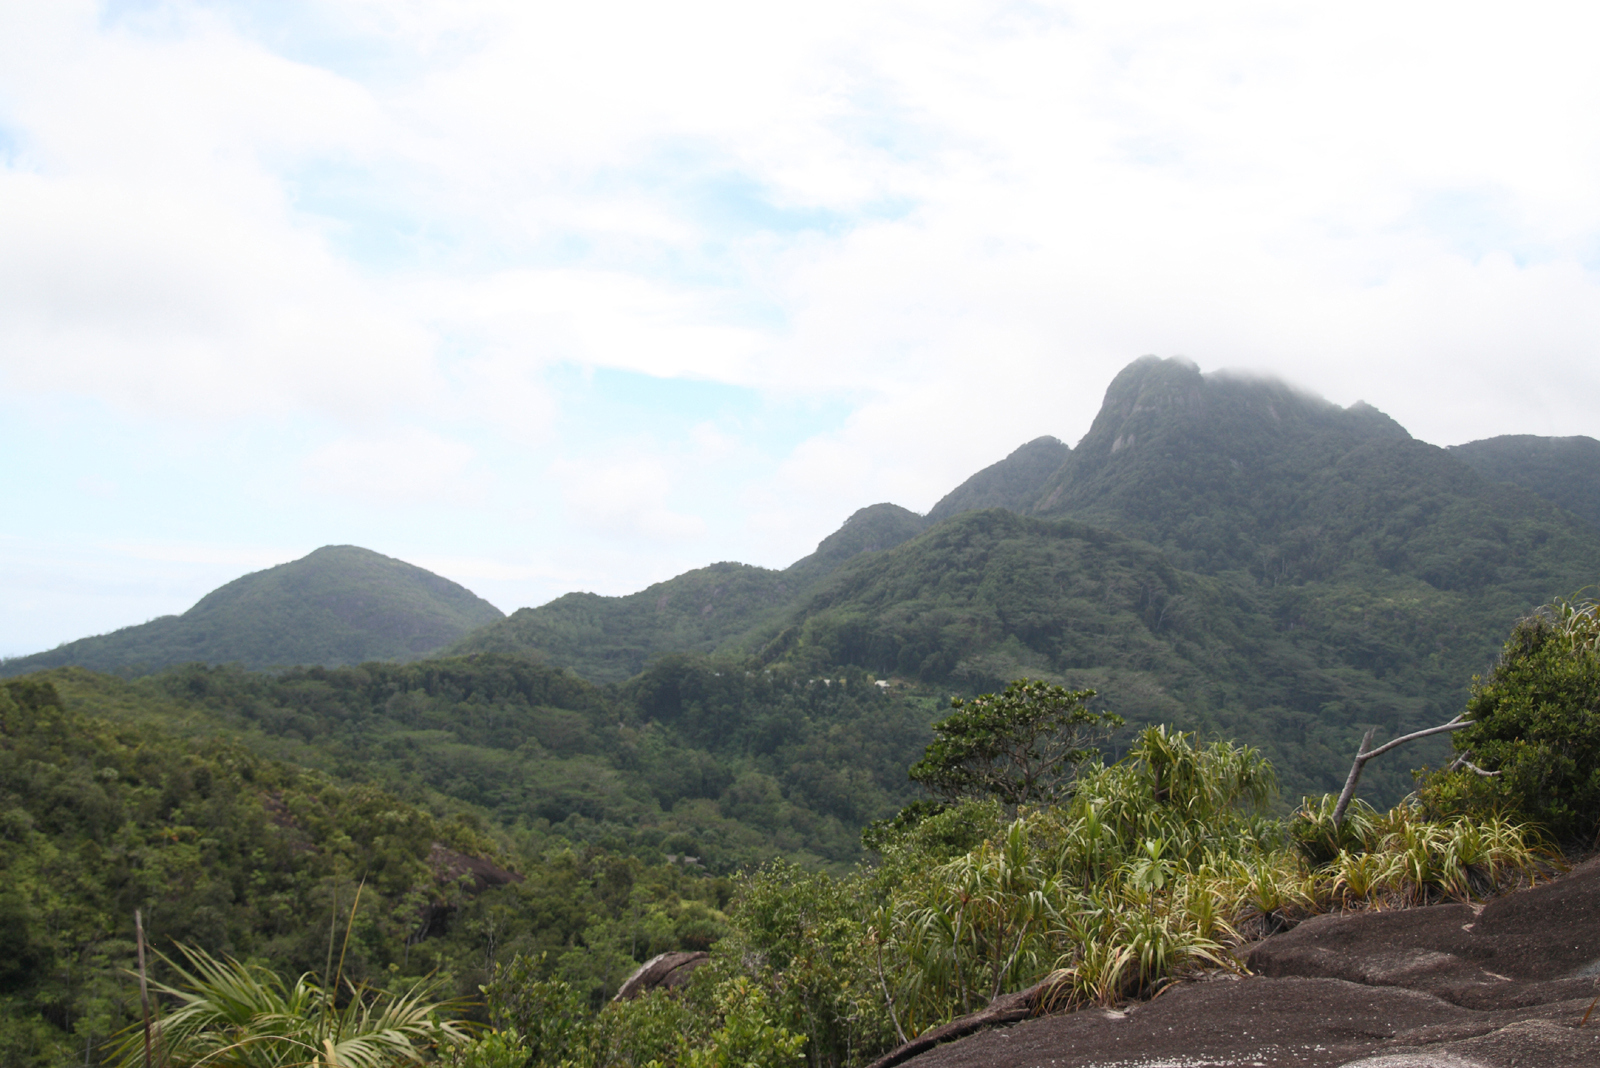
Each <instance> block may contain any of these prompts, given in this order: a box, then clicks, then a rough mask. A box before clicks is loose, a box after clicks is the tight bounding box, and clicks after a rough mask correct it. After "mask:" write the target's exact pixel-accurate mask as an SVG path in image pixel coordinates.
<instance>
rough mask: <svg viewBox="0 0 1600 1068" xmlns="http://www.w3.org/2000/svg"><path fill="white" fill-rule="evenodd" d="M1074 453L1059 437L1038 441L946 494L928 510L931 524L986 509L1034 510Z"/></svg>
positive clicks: (1018, 449)
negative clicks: (1057, 473)
mask: <svg viewBox="0 0 1600 1068" xmlns="http://www.w3.org/2000/svg"><path fill="white" fill-rule="evenodd" d="M1071 454H1072V450H1071V449H1069V448H1068V447H1067V446H1066V445H1064V444H1062V443H1061V442H1060V441H1057V440H1056V439H1055V438H1052V437H1043V438H1034V439H1033V440H1032V441H1030V442H1028V443H1027V444H1026V445H1022V446H1020V447H1018V448H1017V449H1016V451H1014V452H1013V453H1011V455H1009V456H1007V457H1006V458H1005V459H1004V460H1001V461H999V462H998V463H993V464H990V465H989V466H988V467H985V468H984V469H983V470H982V471H979V472H978V473H977V474H975V475H973V476H972V477H971V478H969V479H967V480H966V481H965V482H963V483H961V485H959V486H957V487H956V488H955V489H953V490H951V491H950V492H949V493H947V494H945V495H944V497H943V498H941V499H940V501H939V503H938V504H935V505H934V506H933V507H932V508H930V509H929V510H928V520H927V521H928V523H929V524H930V525H931V524H933V523H938V522H941V521H943V520H946V519H949V518H950V517H951V516H953V515H960V514H961V513H962V512H975V511H979V510H980V509H984V508H1008V509H1010V510H1011V511H1013V512H1027V511H1031V510H1032V507H1033V504H1034V502H1036V501H1037V500H1038V499H1039V491H1040V490H1041V489H1043V488H1044V485H1045V483H1046V482H1047V481H1048V480H1049V479H1050V476H1052V475H1054V474H1055V473H1056V472H1057V471H1059V470H1060V469H1061V465H1062V464H1064V463H1066V462H1067V457H1069V456H1070V455H1071Z"/></svg>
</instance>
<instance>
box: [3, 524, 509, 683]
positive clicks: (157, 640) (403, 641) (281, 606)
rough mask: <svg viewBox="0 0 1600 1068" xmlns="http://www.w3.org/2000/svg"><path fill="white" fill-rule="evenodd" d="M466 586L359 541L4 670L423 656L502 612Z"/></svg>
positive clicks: (27, 658) (21, 659) (11, 672)
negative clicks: (180, 609) (186, 606)
mask: <svg viewBox="0 0 1600 1068" xmlns="http://www.w3.org/2000/svg"><path fill="white" fill-rule="evenodd" d="M501 618H502V613H501V612H500V610H499V609H498V608H496V607H494V605H492V604H490V603H489V602H487V601H485V600H483V599H482V598H480V597H478V596H476V595H475V594H473V593H472V591H470V590H468V589H466V588H465V587H463V586H460V585H457V584H456V583H454V582H451V581H450V580H449V579H445V578H441V577H439V576H438V575H435V574H433V573H432V572H429V571H424V570H423V569H422V568H420V567H414V566H412V565H411V564H408V563H405V562H404V561H401V560H395V559H393V558H391V557H387V556H382V555H380V554H378V553H375V552H371V551H370V550H367V549H361V548H357V547H356V546H354V545H329V546H325V547H323V548H321V549H318V550H317V551H315V552H313V553H311V554H310V555H309V556H305V557H302V558H301V559H299V560H295V561H294V562H292V563H288V564H281V565H279V566H278V567H273V568H268V569H267V570H265V571H257V572H255V573H253V574H249V575H245V576H243V577H242V578H238V579H235V580H234V581H232V582H230V583H228V584H227V585H225V586H222V587H220V588H218V589H216V590H213V591H212V592H211V593H208V594H207V595H206V596H205V597H203V598H201V599H200V601H199V603H198V604H196V605H195V606H194V607H193V608H191V609H189V610H188V611H187V612H185V613H183V614H182V615H180V616H164V617H162V618H160V619H155V620H152V621H150V622H149V623H144V624H141V625H139V626H134V627H124V628H123V629H121V630H118V631H113V632H112V633H110V634H102V635H99V636H97V637H93V638H83V639H81V640H79V641H75V642H69V643H68V644H66V645H62V646H59V647H57V648H55V649H52V650H50V651H49V652H44V653H35V654H33V655H32V656H21V657H13V658H12V659H10V660H7V661H4V662H3V663H0V674H4V675H20V674H23V673H25V672H30V671H38V670H40V669H43V668H51V667H61V666H65V665H68V664H72V665H77V666H79V667H87V668H93V669H94V670H97V671H120V672H135V673H137V672H145V671H154V670H156V669H159V668H162V667H165V666H167V665H170V664H182V663H189V662H192V661H200V662H204V663H211V664H224V663H237V664H243V665H245V666H246V667H251V668H268V667H280V666H284V665H289V664H322V665H325V666H333V665H337V664H355V663H361V662H363V661H367V660H415V659H416V658H418V657H420V656H424V655H426V654H427V653H429V652H432V651H434V650H436V649H439V648H440V647H442V646H445V645H448V644H450V643H451V642H453V641H456V640H457V639H459V638H460V637H462V636H463V635H465V634H466V633H468V632H469V631H471V630H473V629H474V628H477V627H481V626H483V625H485V624H487V623H491V622H494V621H495V620H498V619H501Z"/></svg>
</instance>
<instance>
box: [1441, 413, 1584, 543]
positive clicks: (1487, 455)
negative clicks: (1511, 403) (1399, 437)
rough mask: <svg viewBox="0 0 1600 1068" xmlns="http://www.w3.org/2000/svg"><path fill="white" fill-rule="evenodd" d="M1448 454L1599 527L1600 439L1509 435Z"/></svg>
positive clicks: (1452, 450) (1451, 450) (1493, 477)
mask: <svg viewBox="0 0 1600 1068" xmlns="http://www.w3.org/2000/svg"><path fill="white" fill-rule="evenodd" d="M1449 451H1450V455H1452V456H1454V457H1456V458H1457V459H1459V460H1461V461H1462V462H1463V463H1465V464H1467V465H1468V466H1469V467H1471V468H1472V469H1473V470H1474V471H1477V472H1478V473H1479V474H1480V475H1482V476H1483V477H1484V478H1487V479H1490V480H1491V481H1494V482H1511V483H1515V484H1516V485H1518V486H1521V487H1523V488H1524V489H1530V490H1532V491H1533V492H1535V493H1537V494H1538V495H1539V496H1541V497H1543V498H1544V499H1545V500H1547V501H1550V502H1551V503H1553V504H1556V505H1559V506H1560V507H1562V508H1565V509H1566V510H1567V511H1569V512H1571V513H1572V514H1573V515H1575V516H1577V517H1578V518H1580V519H1583V520H1586V521H1588V522H1589V523H1591V524H1592V525H1594V526H1596V527H1600V441H1596V440H1595V439H1594V438H1586V437H1572V438H1540V437H1534V436H1533V435H1532V434H1507V435H1505V436H1503V437H1498V438H1485V439H1484V440H1482V441H1469V442H1468V443H1467V444H1465V445H1452V446H1451V447H1450V450H1449Z"/></svg>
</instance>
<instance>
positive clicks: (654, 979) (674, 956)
mask: <svg viewBox="0 0 1600 1068" xmlns="http://www.w3.org/2000/svg"><path fill="white" fill-rule="evenodd" d="M710 959H711V954H709V953H706V952H705V951H703V950H702V951H700V952H697V953H682V952H680V953H662V954H660V955H658V956H655V957H651V958H650V959H649V960H647V961H645V962H644V963H643V964H641V965H639V970H638V971H636V972H634V973H633V974H632V975H630V976H628V978H627V980H626V981H624V982H623V984H622V986H620V987H619V988H618V989H617V996H616V997H615V998H613V999H612V1000H613V1001H632V1000H633V999H634V998H636V997H639V996H641V995H643V994H648V993H649V992H650V991H652V990H674V989H676V988H678V987H680V986H682V985H683V984H684V983H687V982H688V981H689V976H690V975H691V974H692V973H693V972H694V970H695V969H696V968H698V967H700V965H702V964H704V963H705V962H706V961H708V960H710Z"/></svg>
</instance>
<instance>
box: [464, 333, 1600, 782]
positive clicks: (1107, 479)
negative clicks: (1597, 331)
mask: <svg viewBox="0 0 1600 1068" xmlns="http://www.w3.org/2000/svg"><path fill="white" fill-rule="evenodd" d="M985 502H1003V504H1004V509H1003V510H1002V509H999V508H996V509H993V510H985V511H977V510H973V509H974V507H975V506H977V505H979V504H983V503H985ZM941 517H942V518H941ZM924 524H925V525H926V529H923V530H921V532H920V533H918V531H919V528H921V527H922V526H923V525H924ZM868 532H870V533H871V534H872V536H870V537H867V536H863V535H864V534H866V533H868ZM911 535H915V536H914V537H912V536H911ZM908 538H909V540H907V539H908ZM847 539H851V540H849V542H848V544H846V540H847ZM830 543H832V544H830ZM858 549H859V550H862V551H860V552H859V553H857V552H856V550H858ZM820 562H826V563H828V564H829V565H831V566H829V567H826V568H822V567H818V566H817V564H818V563H820ZM734 566H735V565H718V567H719V568H731V567H734ZM807 568H811V569H812V572H811V573H812V574H814V575H815V576H816V577H812V578H810V581H793V580H792V579H791V576H796V577H798V576H801V575H804V574H806V573H807ZM712 570H715V569H708V572H709V571H712ZM745 570H746V571H748V572H751V573H753V574H752V576H751V579H750V581H751V583H752V586H754V581H755V579H756V578H757V577H759V580H760V582H761V583H763V584H764V585H761V586H760V587H759V589H760V591H761V592H762V593H763V594H764V598H763V599H761V600H760V601H759V602H758V603H756V602H755V599H754V598H753V597H747V598H745V603H747V604H752V605H753V607H751V608H747V609H745V610H743V611H739V612H727V611H724V610H723V609H722V607H721V605H720V604H719V603H718V602H716V601H715V600H713V599H712V598H711V597H710V596H708V592H711V593H714V592H715V587H713V589H712V590H711V591H706V590H705V589H704V584H705V578H704V577H703V576H704V575H706V574H707V572H691V573H690V574H689V575H685V576H682V577H680V578H678V579H674V580H671V581H670V582H668V583H663V584H661V585H659V586H657V587H652V589H651V590H650V591H646V593H644V594H637V595H634V597H632V598H593V599H592V600H593V603H594V604H595V605H596V606H597V607H598V608H599V609H603V610H604V612H606V613H607V615H606V617H605V623H604V628H603V630H596V631H594V632H592V633H590V634H588V635H584V636H582V637H581V638H580V637H579V636H577V635H570V636H562V635H559V634H554V635H552V634H549V633H548V631H547V632H546V633H543V634H541V633H538V632H536V631H534V630H533V629H532V628H528V629H526V630H524V631H523V632H522V633H521V635H519V637H522V638H524V640H522V641H518V642H515V643H508V644H507V645H506V646H505V648H508V649H509V648H518V649H523V650H526V649H529V648H537V649H541V650H543V651H544V652H545V653H547V654H548V655H550V656H551V657H552V658H553V659H554V660H555V662H557V663H567V664H571V665H573V666H574V667H576V668H577V670H579V671H580V672H584V673H590V672H592V671H594V670H595V669H594V666H593V665H594V654H593V653H592V652H590V651H588V650H592V649H597V648H598V649H616V648H618V647H619V646H621V645H623V644H625V643H627V642H629V640H630V636H631V635H634V634H642V635H643V636H644V637H643V638H641V639H639V640H633V641H631V644H628V645H627V655H626V657H625V658H619V661H618V662H617V663H616V664H615V666H614V667H612V668H610V669H609V673H608V674H595V675H594V677H601V678H620V677H622V676H623V675H625V674H626V673H627V671H628V670H630V669H631V670H636V669H637V668H638V667H641V666H643V664H644V663H645V662H647V660H648V658H649V656H651V655H654V654H659V653H662V652H667V651H670V650H671V649H673V648H674V647H675V644H674V643H677V644H676V647H677V648H688V649H697V650H711V649H721V650H722V651H723V652H725V653H727V654H730V655H740V656H752V657H756V658H758V660H759V661H760V662H761V663H763V664H766V665H769V666H788V667H790V668H793V669H797V670H800V671H803V672H809V673H815V674H825V673H828V672H833V671H836V670H837V669H839V668H843V667H850V668H855V669H861V670H866V671H870V672H875V673H879V674H883V675H890V674H892V675H896V676H899V677H901V678H904V679H907V680H911V681H912V682H913V683H915V684H917V685H920V686H922V687H927V688H944V689H945V690H947V691H952V692H974V691H981V690H985V689H993V688H997V687H999V686H1002V685H1003V684H1004V683H1005V682H1006V681H1007V680H1009V679H1010V678H1014V677H1017V676H1021V675H1033V676H1042V677H1046V678H1050V679H1054V680H1059V681H1062V682H1065V683H1068V684H1070V685H1074V686H1092V687H1094V688H1096V689H1097V690H1099V691H1100V692H1101V701H1102V703H1103V704H1105V705H1106V706H1107V707H1110V708H1113V709H1115V710H1116V711H1118V712H1120V713H1122V714H1124V715H1126V716H1128V717H1129V719H1130V720H1132V721H1134V722H1136V723H1144V722H1156V721H1165V722H1170V723H1173V724H1175V725H1177V726H1180V727H1184V728H1196V727H1199V728H1202V729H1205V730H1207V731H1208V732H1214V733H1216V734H1219V735H1221V736H1224V737H1229V738H1237V739H1239V740H1241V741H1245V742H1249V743H1251V744H1256V745H1260V746H1262V747H1263V748H1264V749H1266V750H1267V751H1268V753H1269V755H1270V756H1271V757H1272V759H1273V762H1274V763H1275V764H1276V765H1277V766H1278V768H1279V769H1280V771H1281V772H1282V773H1283V775H1284V778H1285V787H1286V793H1287V794H1288V795H1289V796H1291V797H1293V796H1296V795H1297V794H1298V793H1299V792H1305V791H1311V790H1318V791H1320V790H1326V789H1331V788H1335V787H1336V786H1337V785H1338V779H1339V777H1341V776H1342V775H1343V773H1344V771H1345V770H1346V768H1347V767H1348V759H1349V757H1348V754H1349V753H1350V752H1352V751H1353V747H1354V745H1355V743H1356V740H1357V739H1358V738H1359V737H1360V734H1361V731H1362V730H1363V729H1364V727H1365V726H1367V725H1379V726H1380V727H1381V728H1382V729H1383V730H1384V731H1385V732H1386V733H1388V734H1394V733H1398V732H1403V731H1405V730H1408V729H1415V728H1417V727H1421V726H1424V725H1428V724H1432V723H1436V722H1442V721H1443V720H1445V719H1448V718H1450V716H1452V715H1454V714H1455V712H1456V711H1457V710H1458V709H1459V708H1460V706H1461V703H1462V701H1463V700H1464V699H1465V697H1466V693H1467V687H1468V684H1469V683H1470V680H1471V678H1472V676H1473V675H1474V674H1476V673H1478V672H1481V671H1483V670H1484V669H1485V668H1486V667H1487V666H1488V665H1489V664H1490V663H1491V662H1492V660H1493V658H1494V655H1495V652H1496V650H1497V648H1498V646H1499V642H1500V640H1501V637H1502V636H1503V635H1504V633H1505V632H1506V630H1507V629H1508V628H1509V627H1510V625H1511V623H1512V621H1514V620H1515V619H1516V618H1517V617H1519V616H1520V615H1522V614H1524V613H1526V612H1527V611H1529V610H1531V609H1532V608H1533V607H1534V606H1536V605H1539V604H1542V603H1544V602H1546V601H1549V600H1551V599H1552V598H1555V597H1559V596H1563V595H1567V594H1570V593H1572V592H1573V591H1574V590H1577V589H1579V588H1581V587H1583V586H1586V585H1588V584H1590V583H1592V582H1594V581H1595V580H1596V579H1597V578H1600V531H1597V530H1596V529H1595V528H1593V527H1591V526H1589V525H1587V524H1585V523H1584V522H1582V521H1581V520H1579V519H1578V518H1577V517H1575V516H1574V515H1573V514H1571V513H1570V512H1569V511H1563V510H1562V509H1561V508H1559V507H1557V506H1556V505H1555V504H1553V503H1552V502H1551V501H1549V500H1547V499H1545V498H1544V497H1543V496H1540V495H1539V494H1538V493H1535V492H1533V491H1532V490H1530V489H1527V488H1523V487H1520V486H1516V485H1510V484H1507V483H1505V482H1503V481H1494V480H1491V479H1488V478H1485V477H1484V476H1483V475H1481V474H1480V473H1479V472H1478V471H1476V470H1474V469H1473V468H1472V467H1471V466H1469V465H1468V464H1467V463H1465V462H1464V461H1463V460H1461V459H1460V458H1458V457H1457V456H1455V455H1453V454H1452V453H1451V452H1450V451H1447V450H1444V449H1440V448H1437V447H1435V446H1432V445H1428V444H1425V443H1423V442H1419V441H1416V440H1415V439H1413V438H1412V437H1411V436H1410V435H1409V434H1408V433H1406V431H1405V429H1404V428H1402V427H1401V426H1400V425H1399V424H1397V423H1396V422H1394V420H1392V419H1390V418H1389V417H1388V416H1386V415H1384V414H1383V413H1381V412H1379V411H1377V410H1376V409H1374V408H1372V407H1370V406H1368V405H1365V404H1356V405H1353V406H1351V407H1350V408H1341V407H1339V406H1338V405H1335V404H1332V403H1330V402H1328V401H1326V400H1323V399H1321V398H1318V397H1315V396H1311V395H1309V394H1306V393H1304V392H1301V391H1298V390H1295V389H1293V388H1291V387H1289V386H1287V385H1284V384H1283V383H1280V382H1275V381H1271V380H1266V379H1260V378H1251V377H1245V376H1235V375H1227V374H1215V375H1202V374H1201V373H1200V372H1199V371H1198V369H1196V368H1195V367H1194V365H1193V364H1190V363H1188V362H1187V361H1183V360H1158V359H1155V358H1145V359H1142V360H1139V361H1136V362H1135V363H1133V364H1131V365H1130V366H1129V367H1127V368H1126V369H1125V370H1124V371H1123V372H1122V373H1121V374H1119V375H1118V376H1117V377H1116V379H1115V380H1114V381H1113V382H1112V383H1111V385H1110V387H1109V388H1108V390H1107V392H1106V399H1105V403H1104V405H1103V406H1102V408H1101V411H1100V413H1099V415H1098V416H1097V417H1096V419H1095V421H1094V424H1093V426H1092V427H1091V429H1090V431H1089V433H1088V434H1086V435H1085V437H1084V438H1083V440H1082V441H1081V442H1080V443H1079V444H1078V446H1077V447H1076V448H1073V449H1070V450H1069V449H1068V448H1067V447H1066V446H1065V445H1063V444H1061V443H1060V442H1059V441H1056V440H1055V439H1053V438H1041V439H1038V440H1036V441H1033V442H1030V443H1028V444H1027V445H1024V446H1023V447H1022V448H1020V449H1018V450H1016V451H1015V452H1014V453H1012V454H1011V456H1009V457H1007V458H1006V459H1004V460H1002V461H1000V462H999V463H997V464H994V465H992V466H991V467H989V468H986V469H985V470H984V471H982V472H979V473H978V474H977V475H975V476H973V477H972V478H971V479H969V480H968V481H967V482H966V483H964V484H963V485H962V486H961V487H959V488H958V489H957V490H956V491H954V492H952V493H951V494H949V495H948V496H947V497H946V498H945V499H944V500H942V501H941V502H939V504H938V505H937V506H936V507H935V509H934V510H933V511H932V512H931V513H930V515H929V517H928V519H927V520H925V521H921V522H919V521H918V518H917V517H916V516H914V515H913V514H911V513H907V512H905V511H904V510H903V509H896V508H894V506H892V505H877V506H874V507H873V508H872V509H866V510H863V512H861V513H858V515H857V516H856V517H853V519H852V521H851V523H849V524H846V527H845V528H844V529H843V530H841V531H840V532H839V533H838V534H835V535H834V536H833V538H831V539H829V541H828V542H824V544H823V546H822V547H819V550H818V552H817V553H816V554H814V555H813V556H812V557H808V558H807V560H806V561H801V562H800V563H799V564H796V565H795V566H794V567H792V568H790V569H789V570H788V571H786V572H782V573H779V572H757V570H756V569H745ZM730 577H732V576H730ZM726 588H727V589H737V587H735V586H733V585H732V584H731V583H730V584H729V585H728V586H727V587H726ZM680 591H681V593H680ZM695 595H698V596H699V597H700V598H701V599H700V600H699V601H696V600H695ZM722 596H723V597H725V598H726V597H727V596H728V595H727V593H723V594H722ZM678 597H682V598H683V601H684V603H683V605H682V607H681V608H680V609H677V611H679V612H680V613H681V614H682V617H684V618H687V619H691V620H693V621H694V626H695V627H696V628H698V629H697V630H696V631H695V632H694V634H693V637H694V639H695V642H694V643H693V644H691V643H690V642H688V641H685V640H683V639H682V638H681V637H680V636H679V634H677V633H675V632H674V631H673V629H672V628H671V627H669V626H666V625H664V623H663V621H665V620H670V619H671V618H672V616H671V612H672V611H673V610H674V609H673V605H674V601H675V598H678ZM734 599H735V600H737V598H734ZM564 600H570V599H564ZM562 607H563V602H562V601H558V602H555V603H554V604H552V605H549V606H546V607H545V608H542V609H534V610H525V611H524V612H522V613H518V616H517V617H513V619H512V620H508V621H506V622H505V623H502V624H498V625H497V626H496V627H492V628H489V631H487V632H485V633H496V632H498V633H501V634H509V633H510V632H511V631H512V628H513V624H514V623H515V622H517V620H518V619H519V618H521V619H526V620H528V621H530V622H531V621H547V620H552V619H553V618H554V617H556V616H557V614H558V613H557V610H558V609H561V608H562ZM547 626H548V624H547ZM480 639H481V635H480V636H474V638H472V639H469V641H468V643H467V646H468V647H470V646H471V643H472V642H475V641H478V640H480ZM586 643H587V644H586ZM1369 774H1373V775H1374V776H1375V777H1374V778H1373V779H1372V780H1371V781H1372V783H1373V786H1374V788H1375V790H1377V791H1378V793H1379V796H1380V797H1383V798H1385V799H1390V800H1392V799H1393V797H1395V796H1398V794H1399V793H1400V792H1403V791H1404V789H1405V788H1406V787H1407V782H1408V780H1407V778H1406V777H1405V776H1404V775H1403V774H1401V773H1399V772H1395V771H1383V770H1375V771H1374V772H1369Z"/></svg>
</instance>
